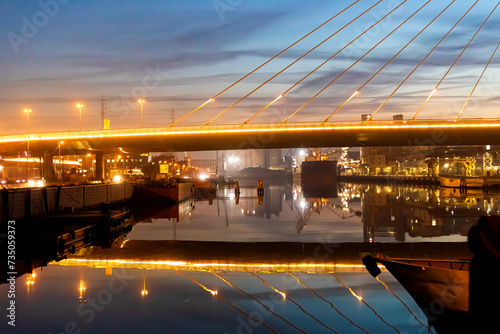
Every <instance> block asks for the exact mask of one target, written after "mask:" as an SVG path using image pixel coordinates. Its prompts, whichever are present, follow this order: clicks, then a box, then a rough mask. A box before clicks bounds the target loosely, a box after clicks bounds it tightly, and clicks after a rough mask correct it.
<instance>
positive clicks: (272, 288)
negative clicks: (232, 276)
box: [250, 273, 286, 299]
mask: <svg viewBox="0 0 500 334" xmlns="http://www.w3.org/2000/svg"><path fill="white" fill-rule="evenodd" d="M250 274H252V276H255V277H257V278H258V279H260V280H261V281H262V283H264V285H265V286H267V287H268V288H269V289H271V290H274V292H276V293H279V294H280V295H281V296H283V299H286V294H285V293H284V292H281V291H279V290H278V289H276V288H274V287H272V286H270V285H269V284H268V283H267V282H266V280H265V279H263V278H261V277H260V276H259V275H257V274H255V273H250Z"/></svg>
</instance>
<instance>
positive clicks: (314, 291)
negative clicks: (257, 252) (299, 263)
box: [288, 272, 368, 333]
mask: <svg viewBox="0 0 500 334" xmlns="http://www.w3.org/2000/svg"><path fill="white" fill-rule="evenodd" d="M288 274H289V275H290V276H292V277H293V278H295V279H296V280H297V282H298V283H299V284H300V285H302V286H303V287H304V288H306V289H307V290H309V291H311V292H312V293H314V294H315V295H316V296H317V297H318V298H320V299H321V300H323V301H325V302H326V303H328V304H330V307H331V308H332V309H334V310H335V312H337V313H338V314H339V315H340V316H341V317H343V318H344V319H345V320H347V321H349V322H350V323H351V325H353V326H354V327H357V328H359V329H360V330H362V331H363V332H365V333H368V332H367V331H366V330H364V329H363V328H362V327H360V326H358V325H356V324H355V323H354V322H353V321H352V320H351V319H349V318H348V317H346V316H345V315H344V314H343V313H342V312H340V310H339V309H337V308H336V307H335V306H333V304H332V303H331V302H329V301H328V300H326V299H325V298H323V297H322V296H320V295H319V293H317V292H316V290H314V289H312V288H310V287H308V286H307V285H305V284H304V283H302V281H301V280H300V279H299V278H298V277H296V276H295V275H293V274H292V273H290V272H289V273H288Z"/></svg>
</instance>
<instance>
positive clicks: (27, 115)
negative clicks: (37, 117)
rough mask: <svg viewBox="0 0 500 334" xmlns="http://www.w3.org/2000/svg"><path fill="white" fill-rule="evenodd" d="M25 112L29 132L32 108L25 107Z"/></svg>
mask: <svg viewBox="0 0 500 334" xmlns="http://www.w3.org/2000/svg"><path fill="white" fill-rule="evenodd" d="M24 112H25V113H26V131H27V133H29V132H30V113H31V109H24Z"/></svg>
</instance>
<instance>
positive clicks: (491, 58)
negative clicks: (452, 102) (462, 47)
mask: <svg viewBox="0 0 500 334" xmlns="http://www.w3.org/2000/svg"><path fill="white" fill-rule="evenodd" d="M499 46H500V42H499V43H498V44H497V47H496V48H495V51H493V54H492V55H491V57H490V59H489V60H488V63H486V66H485V68H484V70H483V72H482V73H481V75H480V76H479V79H477V82H476V84H475V85H474V88H473V89H472V91H471V92H470V94H469V97H468V98H467V100H466V101H465V103H464V105H463V107H462V109H461V110H460V112H459V113H458V116H457V119H455V123H456V122H457V121H458V119H459V118H460V115H462V112H463V111H464V109H465V107H466V106H467V104H468V103H469V100H470V98H471V97H472V94H474V91H475V90H476V88H477V85H478V84H479V82H480V81H481V79H482V78H483V75H484V73H485V72H486V70H487V69H488V66H490V63H491V61H492V60H493V58H494V57H495V54H496V53H497V50H498V47H499Z"/></svg>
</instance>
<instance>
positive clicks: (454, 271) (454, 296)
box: [363, 255, 470, 313]
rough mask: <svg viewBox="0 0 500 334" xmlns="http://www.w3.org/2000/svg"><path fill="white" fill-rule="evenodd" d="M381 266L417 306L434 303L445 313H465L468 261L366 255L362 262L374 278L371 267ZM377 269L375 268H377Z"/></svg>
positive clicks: (467, 294)
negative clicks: (443, 309)
mask: <svg viewBox="0 0 500 334" xmlns="http://www.w3.org/2000/svg"><path fill="white" fill-rule="evenodd" d="M377 262H378V263H381V264H383V265H384V266H385V267H386V268H387V270H388V271H389V272H390V273H391V274H392V275H393V276H394V277H395V278H396V279H397V280H398V281H399V283H400V284H401V285H402V286H403V287H404V288H405V289H406V290H407V291H408V293H409V294H410V295H411V296H412V297H413V299H415V301H416V302H417V304H418V305H427V306H430V305H432V303H435V302H436V301H438V302H439V304H440V305H442V306H443V307H445V308H446V309H447V310H450V311H455V312H464V313H466V312H468V311H469V269H470V261H469V260H461V261H456V260H423V259H422V260H419V259H416V260H414V259H390V258H387V257H383V256H380V255H379V256H376V257H371V256H367V257H365V258H364V259H363V263H364V264H365V266H366V267H367V269H368V271H369V272H370V274H372V275H373V276H377V275H378V272H377V270H376V269H375V267H374V266H376V263H377ZM377 269H378V268H377Z"/></svg>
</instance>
